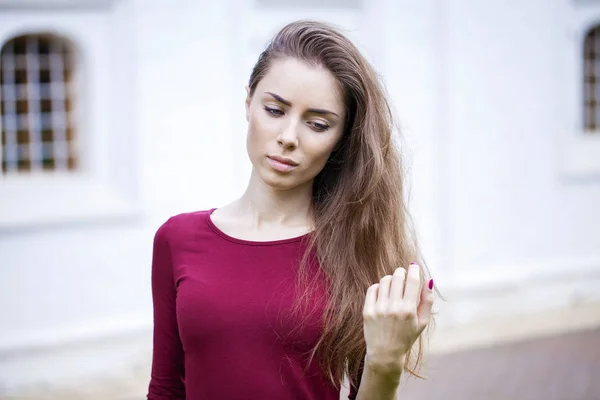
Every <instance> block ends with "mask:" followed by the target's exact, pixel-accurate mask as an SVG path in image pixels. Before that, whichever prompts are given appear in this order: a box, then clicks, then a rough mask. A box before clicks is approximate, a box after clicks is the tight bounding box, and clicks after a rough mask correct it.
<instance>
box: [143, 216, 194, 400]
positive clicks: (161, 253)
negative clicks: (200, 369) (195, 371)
mask: <svg viewBox="0 0 600 400" xmlns="http://www.w3.org/2000/svg"><path fill="white" fill-rule="evenodd" d="M167 224H168V221H167V222H166V223H165V224H163V225H162V226H161V227H160V228H159V229H158V230H157V232H156V234H155V236H154V244H153V251H152V278H151V282H152V303H153V309H154V330H153V348H152V373H151V378H150V384H149V387H148V400H176V399H185V384H184V376H185V368H184V356H183V346H182V344H181V340H180V338H179V329H178V326H177V315H176V309H175V299H176V289H175V279H174V274H173V263H172V258H171V249H170V247H169V243H168V240H167Z"/></svg>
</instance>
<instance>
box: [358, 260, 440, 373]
mask: <svg viewBox="0 0 600 400" xmlns="http://www.w3.org/2000/svg"><path fill="white" fill-rule="evenodd" d="M420 275H421V271H420V268H419V266H418V265H417V264H415V263H411V264H410V266H409V267H408V272H407V271H406V269H404V268H397V269H396V271H395V272H394V274H393V275H386V276H384V277H383V278H381V280H380V282H379V283H376V284H374V285H371V286H370V287H369V288H368V289H367V294H366V298H365V305H364V308H363V323H364V334H365V341H366V345H367V356H366V358H367V360H368V361H369V363H370V364H372V365H376V366H378V367H380V368H382V369H385V370H386V371H389V372H394V371H397V372H398V373H401V372H402V371H403V370H404V363H405V361H406V355H407V353H408V352H409V350H410V349H411V347H412V345H413V344H414V343H415V341H416V340H417V338H418V337H419V335H420V334H421V333H422V332H423V330H424V329H425V327H426V326H427V324H428V323H429V320H430V318H431V309H432V306H433V299H434V294H433V280H430V281H429V282H428V283H427V284H426V285H421V279H420Z"/></svg>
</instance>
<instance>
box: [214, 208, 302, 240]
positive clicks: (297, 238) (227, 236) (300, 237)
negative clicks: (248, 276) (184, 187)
mask: <svg viewBox="0 0 600 400" xmlns="http://www.w3.org/2000/svg"><path fill="white" fill-rule="evenodd" d="M216 209H217V208H216V207H215V208H211V209H210V210H208V212H207V213H206V214H205V220H206V223H207V224H208V226H209V228H210V229H212V230H213V231H214V232H215V233H216V234H217V235H219V236H221V237H222V238H223V239H225V240H228V241H230V242H233V243H238V244H245V245H248V246H274V245H279V244H287V243H295V242H299V241H301V240H303V239H305V238H307V237H308V236H309V235H310V232H308V233H305V234H303V235H300V236H294V237H291V238H286V239H277V240H264V241H255V240H247V239H241V238H236V237H233V236H230V235H228V234H227V233H225V232H223V231H222V230H221V229H220V228H219V227H218V226H217V225H216V224H215V223H214V222H213V220H212V218H211V217H210V216H211V215H212V213H213V212H214V211H215V210H216Z"/></svg>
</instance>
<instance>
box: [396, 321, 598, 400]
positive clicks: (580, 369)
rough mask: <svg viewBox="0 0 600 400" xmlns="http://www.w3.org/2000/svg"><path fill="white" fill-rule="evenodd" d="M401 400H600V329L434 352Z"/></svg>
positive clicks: (409, 381)
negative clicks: (444, 352) (472, 348)
mask: <svg viewBox="0 0 600 400" xmlns="http://www.w3.org/2000/svg"><path fill="white" fill-rule="evenodd" d="M427 364H428V365H427V368H426V369H425V370H423V372H424V373H425V374H426V375H427V377H428V380H427V381H421V380H416V379H408V380H407V381H406V382H404V383H403V387H402V389H401V392H400V394H401V396H400V399H410V400H424V399H426V400H438V399H439V400H442V399H443V400H600V329H594V330H588V331H581V332H577V333H570V334H564V335H560V336H554V337H546V338H537V339H532V340H527V341H522V342H517V343H512V344H504V345H500V346H494V347H490V348H482V349H476V350H465V351H460V352H456V353H449V354H443V355H438V356H433V357H432V358H431V359H430V360H429V361H428V363H427Z"/></svg>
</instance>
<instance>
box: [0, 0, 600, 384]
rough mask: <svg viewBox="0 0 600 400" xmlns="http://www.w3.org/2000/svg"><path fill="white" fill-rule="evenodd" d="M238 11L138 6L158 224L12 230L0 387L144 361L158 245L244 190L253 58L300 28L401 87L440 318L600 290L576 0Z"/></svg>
mask: <svg viewBox="0 0 600 400" xmlns="http://www.w3.org/2000/svg"><path fill="white" fill-rule="evenodd" d="M231 1H232V3H231V4H229V3H228V2H225V1H223V2H196V1H191V0H186V1H180V2H178V6H177V7H174V6H173V3H172V2H170V1H167V0H161V1H153V2H146V1H142V0H132V2H131V5H132V6H133V7H134V10H135V13H134V14H133V17H132V20H131V32H130V33H131V35H133V36H134V39H135V43H136V54H135V58H134V60H135V65H134V67H135V68H136V71H137V74H136V82H135V87H136V96H135V99H136V104H137V107H136V112H135V115H134V117H133V118H135V121H136V124H135V125H136V140H137V143H138V147H139V148H138V159H137V160H138V161H136V163H137V165H136V166H137V170H138V171H139V185H140V204H139V208H140V210H143V218H141V219H137V220H133V221H125V222H123V223H120V224H115V223H108V222H107V223H104V224H100V225H90V224H83V225H72V226H65V227H61V228H51V227H50V228H47V229H44V230H38V229H33V230H22V231H20V232H19V233H6V232H4V233H2V232H0V255H1V256H0V257H1V258H0V262H1V268H0V285H1V288H2V290H1V291H0V304H1V305H2V306H1V307H0V320H1V321H2V326H1V329H0V389H2V388H4V389H5V390H16V388H17V387H18V386H19V385H21V384H23V385H25V384H30V383H32V382H44V381H46V382H47V383H48V384H60V383H63V382H69V381H72V379H73V378H74V377H89V376H92V375H96V376H97V374H100V375H106V374H111V373H119V372H120V371H123V370H126V369H128V368H131V366H132V365H134V364H141V365H147V363H148V362H149V360H148V356H149V346H150V329H151V322H152V321H151V302H150V286H149V272H150V269H149V266H150V255H151V253H150V251H151V240H152V235H153V233H154V231H155V229H156V227H157V226H158V224H160V223H161V222H162V221H164V220H165V219H166V217H167V216H169V215H172V214H175V213H178V212H183V211H188V210H197V209H203V208H209V207H213V206H214V207H218V206H220V205H223V204H225V203H226V202H228V201H230V200H232V199H233V198H235V197H236V196H237V195H239V194H241V191H242V190H243V188H244V185H245V180H246V178H247V175H248V173H249V163H248V161H247V159H246V154H245V144H244V136H245V124H244V121H245V120H244V113H243V100H244V94H245V93H244V89H243V86H244V85H245V83H246V80H247V75H248V74H249V66H250V65H251V59H250V57H251V56H252V54H254V51H255V48H256V46H257V43H258V44H260V43H261V41H262V40H263V39H264V38H265V37H267V36H268V32H269V31H271V30H272V29H273V30H274V29H275V28H276V27H277V26H278V25H280V24H281V23H283V22H284V21H287V20H291V19H294V18H300V17H307V16H318V17H319V16H320V17H322V18H326V19H327V18H330V19H334V22H338V23H341V24H343V25H344V24H345V25H346V26H348V27H351V28H354V29H355V33H353V35H354V36H353V38H354V39H355V40H356V41H358V42H359V43H360V45H361V47H362V48H363V49H364V50H365V52H366V53H367V54H368V57H369V58H370V59H372V60H373V61H374V62H375V64H376V67H377V68H378V69H379V70H380V71H381V72H382V74H383V76H384V78H385V80H386V83H387V88H388V90H389V92H390V94H391V100H392V103H393V105H394V106H395V108H396V110H397V111H398V116H399V119H400V122H401V124H402V129H403V132H404V135H405V137H406V145H407V146H408V148H407V151H406V152H407V155H408V156H409V159H410V161H411V164H412V167H411V174H412V175H411V176H412V179H413V183H412V187H413V190H412V196H411V207H412V208H413V210H414V213H415V217H416V222H417V227H418V229H419V232H420V235H421V239H422V243H423V245H424V248H425V250H426V256H427V259H428V260H429V262H430V267H431V269H432V271H433V272H434V277H435V278H436V282H437V283H438V285H439V287H440V288H441V290H442V292H443V293H444V294H445V295H446V296H447V297H448V299H449V302H448V303H444V304H443V306H442V311H443V312H442V315H441V317H440V318H441V320H442V321H445V322H447V323H456V322H468V321H470V320H473V319H474V318H481V317H483V316H485V315H489V314H490V313H497V314H508V313H514V312H525V311H531V310H535V309H540V308H552V307H556V306H560V305H564V304H568V303H569V302H571V301H573V300H574V299H575V300H581V299H596V300H597V299H598V298H599V297H600V294H599V293H600V290H598V289H600V210H599V208H598V206H599V205H600V179H599V178H597V177H596V178H594V177H592V178H589V177H588V178H587V179H585V180H582V179H575V178H574V177H573V176H566V175H565V174H564V173H563V171H562V170H561V168H560V157H561V148H560V146H559V145H558V143H559V140H558V138H559V136H560V135H564V131H565V130H566V129H567V128H568V127H569V126H570V125H569V114H568V113H567V112H566V111H565V110H566V108H568V104H565V103H566V101H565V98H567V97H568V96H565V95H564V93H565V92H567V91H568V88H566V87H565V85H566V83H565V82H570V81H569V79H568V77H566V76H565V75H564V74H565V73H568V71H570V69H569V68H568V67H567V66H563V65H562V64H561V62H563V60H564V59H565V58H567V56H566V55H568V54H573V53H575V50H574V49H573V46H577V45H579V43H578V42H576V41H572V40H571V41H569V40H565V39H564V37H563V36H562V35H563V34H564V32H565V31H566V30H567V29H568V28H569V27H572V24H573V23H574V21H577V18H575V16H574V15H575V14H576V10H574V9H573V8H572V7H573V4H574V3H572V2H571V1H567V0H562V1H558V0H557V1H554V2H548V1H545V0H528V1H526V2H523V1H516V0H511V1H504V0H503V1H500V0H495V1H487V2H480V1H476V0H464V1H460V2H458V1H457V2H442V1H438V0H422V1H419V2H415V1H411V0H398V1H394V0H378V1H376V2H367V3H368V4H369V6H368V7H367V8H366V10H365V11H364V12H359V13H356V12H354V11H352V10H350V11H349V10H347V9H346V10H345V11H344V12H337V11H335V12H332V11H331V10H326V9H325V10H323V9H318V8H317V9H311V10H295V11H293V10H292V9H288V10H286V9H276V10H272V9H271V10H270V9H267V8H265V9H259V8H252V7H251V6H250V2H242V1H234V0H231ZM234 5H235V6H234ZM0 12H1V11H0ZM577 12H579V13H581V12H585V10H584V11H581V10H579V11H577ZM374 21H377V22H374ZM563 28H564V29H563ZM256 55H257V54H256ZM573 131H575V129H573ZM573 134H577V132H573ZM109 249H110V250H109ZM73 343H80V345H77V346H73V345H72V344H73ZM38 349H44V351H43V352H42V351H40V350H38ZM0 394H1V391H0Z"/></svg>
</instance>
